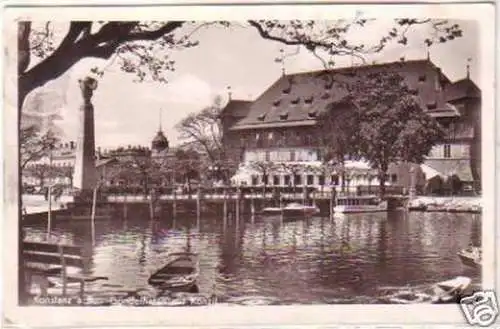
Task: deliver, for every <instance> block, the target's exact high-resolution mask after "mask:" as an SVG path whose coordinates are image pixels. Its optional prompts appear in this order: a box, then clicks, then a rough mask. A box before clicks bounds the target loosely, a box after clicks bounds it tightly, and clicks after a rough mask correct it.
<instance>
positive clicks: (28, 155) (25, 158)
mask: <svg viewBox="0 0 500 329" xmlns="http://www.w3.org/2000/svg"><path fill="white" fill-rule="evenodd" d="M58 141H59V139H58V138H57V137H56V136H55V135H54V134H53V133H52V132H51V131H50V130H49V131H47V132H46V133H44V134H42V133H41V132H40V129H39V128H38V126H36V125H30V126H26V127H22V128H21V131H20V134H19V148H20V152H21V159H20V168H21V170H23V169H24V168H26V166H27V165H28V164H29V163H30V162H34V161H38V160H40V159H42V158H43V157H45V156H48V153H49V151H50V149H51V148H53V147H54V146H55V144H56V143H57V142H58Z"/></svg>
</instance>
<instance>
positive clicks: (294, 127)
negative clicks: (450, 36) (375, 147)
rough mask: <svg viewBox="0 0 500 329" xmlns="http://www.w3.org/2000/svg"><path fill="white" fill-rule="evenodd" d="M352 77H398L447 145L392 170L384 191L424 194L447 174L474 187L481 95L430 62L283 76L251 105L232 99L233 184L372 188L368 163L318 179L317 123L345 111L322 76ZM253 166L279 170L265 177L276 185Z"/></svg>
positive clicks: (226, 127) (228, 124) (227, 120)
mask: <svg viewBox="0 0 500 329" xmlns="http://www.w3.org/2000/svg"><path fill="white" fill-rule="evenodd" d="M354 70H356V71H357V72H362V73H375V72H395V73H399V74H400V75H402V76H403V77H404V79H405V82H406V84H407V86H408V87H409V89H410V90H411V91H412V93H414V94H415V95H417V97H418V99H419V100H420V102H421V104H422V106H423V107H424V108H425V109H426V110H427V111H428V113H429V114H430V115H431V116H433V117H434V118H436V120H437V121H438V122H439V123H441V124H442V125H443V127H445V129H446V131H447V136H446V139H445V140H443V143H441V144H439V145H436V146H435V147H434V148H433V149H432V151H431V152H430V154H429V155H428V157H427V160H426V162H425V163H424V165H423V166H418V165H409V164H401V163H400V164H396V163H395V164H392V165H391V166H390V168H389V172H388V177H387V178H388V181H387V182H388V185H394V186H403V187H405V188H408V187H409V184H410V181H412V180H413V181H414V183H415V184H416V185H417V186H419V187H420V188H423V187H424V185H425V184H426V181H427V180H429V179H431V178H433V177H434V176H439V177H441V178H442V179H443V181H445V180H446V179H448V178H449V177H450V176H453V175H455V176H457V177H458V178H459V179H460V180H461V181H463V183H464V184H468V185H469V186H472V185H476V186H477V185H479V181H480V171H479V168H480V154H479V149H480V126H481V125H480V97H481V95H480V90H479V88H477V86H476V85H475V84H474V83H473V82H472V81H471V80H470V78H469V77H468V74H467V77H466V78H465V79H463V80H460V81H457V82H451V81H450V80H449V79H448V78H447V77H446V76H445V75H444V74H443V72H442V71H441V69H440V68H438V67H437V66H435V65H434V64H433V63H432V62H431V61H430V60H429V59H426V60H416V61H403V62H395V63H386V64H377V65H367V66H360V67H355V68H341V69H337V70H330V71H318V72H305V73H298V74H291V75H283V76H282V77H281V78H279V79H278V80H277V81H276V82H275V83H274V84H273V85H271V86H270V87H269V88H268V89H267V90H266V91H264V93H262V94H261V95H260V96H259V97H258V98H257V99H256V100H255V101H252V102H247V101H238V100H231V101H230V102H229V103H228V105H227V106H226V108H225V109H224V110H223V112H222V115H221V118H222V124H223V132H224V138H223V140H224V145H225V147H226V150H227V153H228V154H229V155H230V157H231V159H232V160H233V161H239V162H240V163H241V168H240V169H241V170H239V172H238V173H237V175H235V178H237V179H236V180H238V179H239V180H241V181H242V182H243V183H244V184H253V185H262V184H266V185H267V184H269V185H288V183H289V182H290V180H292V181H293V179H291V178H288V177H289V176H290V175H293V176H297V175H299V176H302V177H303V178H301V179H299V178H297V179H296V180H295V182H297V183H301V185H317V186H322V185H330V186H331V185H334V186H338V185H342V184H343V183H342V182H341V181H339V179H338V177H339V176H344V178H345V179H346V180H347V179H348V180H349V183H350V184H354V185H365V184H370V185H372V184H373V185H377V184H378V181H377V178H376V177H374V176H376V175H375V173H374V172H373V170H371V169H370V168H369V166H367V164H366V163H360V162H353V161H347V162H346V167H347V168H349V169H350V170H348V172H349V174H348V175H346V174H345V172H344V175H340V174H341V173H339V171H338V169H332V170H328V171H329V172H328V173H325V172H324V171H325V170H324V169H323V170H322V171H323V172H321V169H319V171H320V172H319V173H318V168H319V167H322V163H323V159H324V154H323V153H324V148H323V146H322V143H321V142H320V140H321V136H319V135H318V134H319V133H320V129H318V127H319V125H320V122H321V117H323V116H324V115H332V116H333V119H335V116H337V115H338V113H340V112H339V111H342V110H348V108H345V106H344V104H343V102H342V101H343V98H344V97H345V95H346V92H345V91H344V90H342V89H339V88H337V87H335V85H333V84H331V83H328V81H327V80H325V76H327V75H329V76H331V75H335V74H338V75H339V76H340V75H349V74H351V73H352V72H354ZM252 163H253V164H254V165H253V167H255V163H272V164H275V165H276V164H278V168H279V167H280V166H281V167H282V168H285V169H282V170H279V169H276V166H274V168H273V170H274V171H276V175H275V174H271V176H278V178H273V179H271V180H270V181H269V178H268V176H269V174H270V173H268V172H265V170H264V172H263V171H262V170H252V168H249V167H252ZM286 167H288V169H286ZM291 167H295V168H297V167H302V169H301V170H298V171H300V174H299V173H291V170H290V168H291ZM314 168H316V169H314ZM410 168H411V170H410ZM253 169H255V168H253ZM293 170H295V171H297V169H292V171H293ZM259 171H260V172H259ZM280 171H281V172H280ZM243 172H246V174H243ZM411 176H413V178H412V177H411ZM274 183H276V184H274ZM308 183H310V184H308Z"/></svg>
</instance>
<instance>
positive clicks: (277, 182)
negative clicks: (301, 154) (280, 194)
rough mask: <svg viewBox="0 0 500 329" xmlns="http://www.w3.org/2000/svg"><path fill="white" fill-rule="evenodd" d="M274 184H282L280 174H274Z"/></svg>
mask: <svg viewBox="0 0 500 329" xmlns="http://www.w3.org/2000/svg"><path fill="white" fill-rule="evenodd" d="M273 185H280V176H278V175H274V176H273Z"/></svg>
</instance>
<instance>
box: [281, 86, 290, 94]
mask: <svg viewBox="0 0 500 329" xmlns="http://www.w3.org/2000/svg"><path fill="white" fill-rule="evenodd" d="M291 90H292V87H291V86H290V87H287V88H285V89H283V94H289V93H290V91H291Z"/></svg>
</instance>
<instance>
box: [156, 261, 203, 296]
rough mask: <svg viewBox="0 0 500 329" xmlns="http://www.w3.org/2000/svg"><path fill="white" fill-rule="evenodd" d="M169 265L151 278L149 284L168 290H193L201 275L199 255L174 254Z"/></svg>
mask: <svg viewBox="0 0 500 329" xmlns="http://www.w3.org/2000/svg"><path fill="white" fill-rule="evenodd" d="M169 258H170V259H169V261H168V262H167V264H166V265H165V266H164V267H162V268H161V269H159V270H158V271H156V272H155V273H154V274H152V275H151V276H150V277H149V280H148V283H149V284H150V285H152V286H156V287H158V288H161V289H166V290H191V289H193V288H195V287H196V281H197V280H198V276H199V273H200V269H199V260H198V255H196V254H193V253H189V252H180V253H172V254H170V255H169Z"/></svg>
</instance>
